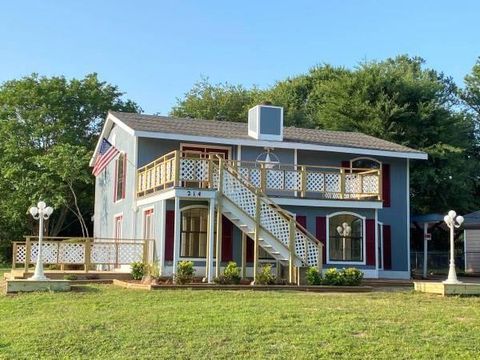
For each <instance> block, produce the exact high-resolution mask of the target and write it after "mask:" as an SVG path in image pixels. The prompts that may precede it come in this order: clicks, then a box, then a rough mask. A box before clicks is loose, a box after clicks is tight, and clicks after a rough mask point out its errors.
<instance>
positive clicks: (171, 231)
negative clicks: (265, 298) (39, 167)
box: [91, 105, 427, 282]
mask: <svg viewBox="0 0 480 360" xmlns="http://www.w3.org/2000/svg"><path fill="white" fill-rule="evenodd" d="M103 138H105V139H108V140H109V142H110V143H111V144H112V145H114V146H115V147H116V148H117V149H118V150H119V151H120V153H119V154H118V155H117V157H116V158H115V159H114V160H113V161H111V162H110V163H109V165H108V166H107V167H106V168H105V170H103V171H102V172H101V173H100V174H98V176H97V177H96V182H95V215H94V236H95V237H96V238H112V237H113V238H115V239H137V238H144V239H153V245H152V246H151V249H150V252H149V255H148V256H149V261H155V262H157V263H158V266H159V269H160V271H161V274H162V275H164V276H170V275H171V274H172V273H173V272H174V269H176V264H177V263H178V262H179V261H181V260H187V259H188V260H192V261H193V262H194V265H195V269H196V275H198V276H204V277H205V280H206V281H209V282H210V281H212V279H213V278H214V277H215V276H218V275H219V274H220V273H221V271H222V268H223V267H224V266H226V264H227V263H228V262H229V261H235V262H236V263H237V264H238V265H239V266H241V269H242V276H243V277H253V278H255V275H256V270H255V269H258V268H259V266H261V265H262V264H263V263H271V264H272V267H273V269H274V271H276V272H277V274H278V275H279V276H281V277H283V278H285V279H288V280H290V281H292V282H295V281H298V279H299V277H300V276H299V274H300V270H301V269H302V268H305V267H307V266H316V267H318V268H321V269H325V268H329V267H337V268H342V267H357V268H359V269H361V270H362V271H363V273H364V275H365V277H367V278H409V277H410V260H409V259H410V256H409V255H410V254H409V253H410V246H409V243H410V239H409V236H410V235H409V225H410V224H409V211H410V210H409V207H410V205H409V163H410V160H411V159H413V160H417V159H419V160H422V159H427V155H426V154H425V153H422V152H419V151H417V150H414V149H411V148H408V147H405V146H402V145H398V144H395V143H391V142H388V141H385V140H381V139H378V138H375V137H372V136H367V135H364V134H361V133H356V132H340V131H325V130H317V129H303V128H295V127H284V126H283V109H282V108H281V107H276V106H270V105H258V106H255V107H254V108H252V109H250V111H249V113H248V123H238V122H227V121H210V120H198V119H178V118H171V117H164V116H152V115H141V114H132V113H119V112H110V113H109V114H108V116H107V119H106V121H105V125H104V128H103V131H102V134H101V136H100V139H103ZM100 143H101V141H99V144H98V145H97V151H96V152H95V154H98V150H99V147H100ZM96 156H97V155H94V157H93V158H92V160H91V165H92V164H94V162H95V157H96Z"/></svg>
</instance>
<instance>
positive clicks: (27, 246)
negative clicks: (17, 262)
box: [25, 236, 32, 274]
mask: <svg viewBox="0 0 480 360" xmlns="http://www.w3.org/2000/svg"><path fill="white" fill-rule="evenodd" d="M31 257H32V242H31V239H30V236H27V239H26V241H25V274H26V273H28V268H29V266H30V258H31Z"/></svg>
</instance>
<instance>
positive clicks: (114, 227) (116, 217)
mask: <svg viewBox="0 0 480 360" xmlns="http://www.w3.org/2000/svg"><path fill="white" fill-rule="evenodd" d="M118 218H122V222H121V227H120V235H121V236H120V238H117V219H118ZM124 221H125V217H124V216H123V212H121V213H117V214H114V215H113V236H112V238H113V239H114V240H115V241H118V240H121V239H122V238H123V224H124Z"/></svg>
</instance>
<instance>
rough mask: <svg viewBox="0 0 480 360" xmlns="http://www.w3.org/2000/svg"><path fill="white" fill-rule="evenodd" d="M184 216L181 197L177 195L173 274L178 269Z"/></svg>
mask: <svg viewBox="0 0 480 360" xmlns="http://www.w3.org/2000/svg"><path fill="white" fill-rule="evenodd" d="M181 219H182V216H181V214H180V198H179V197H177V196H176V197H175V234H174V237H173V263H172V274H175V273H176V271H177V263H178V258H179V249H180V236H181V232H180V227H181Z"/></svg>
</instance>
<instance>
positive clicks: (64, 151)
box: [0, 74, 141, 240]
mask: <svg viewBox="0 0 480 360" xmlns="http://www.w3.org/2000/svg"><path fill="white" fill-rule="evenodd" d="M122 96H123V93H122V92H120V90H119V89H118V88H117V87H116V86H113V85H110V84H107V83H105V82H102V81H100V80H99V79H98V77H97V75H96V74H90V75H87V76H85V78H83V79H80V80H77V79H72V80H67V79H65V77H63V76H61V77H50V78H47V77H40V76H38V75H36V74H33V75H31V76H27V77H24V78H22V79H19V80H11V81H7V82H5V83H3V84H2V85H1V86H0V193H1V194H2V196H1V197H0V239H7V240H13V239H18V238H19V237H21V236H22V235H23V234H25V232H31V231H32V230H33V225H34V224H33V221H32V220H31V219H30V217H29V216H28V215H27V209H28V207H29V206H31V205H33V204H35V203H36V202H37V201H38V200H40V199H42V200H44V201H46V202H47V203H48V204H50V205H52V206H53V207H54V208H55V210H56V211H55V212H54V213H53V215H52V217H51V219H50V220H49V224H48V231H49V232H50V234H51V235H58V234H60V233H62V232H63V233H66V232H68V231H71V232H73V233H77V234H78V232H79V231H81V232H82V233H83V234H85V235H87V234H88V233H89V231H88V229H89V228H90V227H91V224H90V221H89V215H91V214H92V213H93V211H92V208H93V193H94V189H93V177H92V176H91V174H90V169H89V167H88V159H89V158H90V156H91V155H92V150H93V148H94V145H95V143H96V141H97V138H98V135H99V132H100V130H101V127H102V124H103V120H104V119H105V117H106V114H107V112H108V110H117V111H130V112H139V111H141V109H140V108H139V107H138V105H136V104H135V103H134V102H132V101H131V100H124V99H123V98H122Z"/></svg>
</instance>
